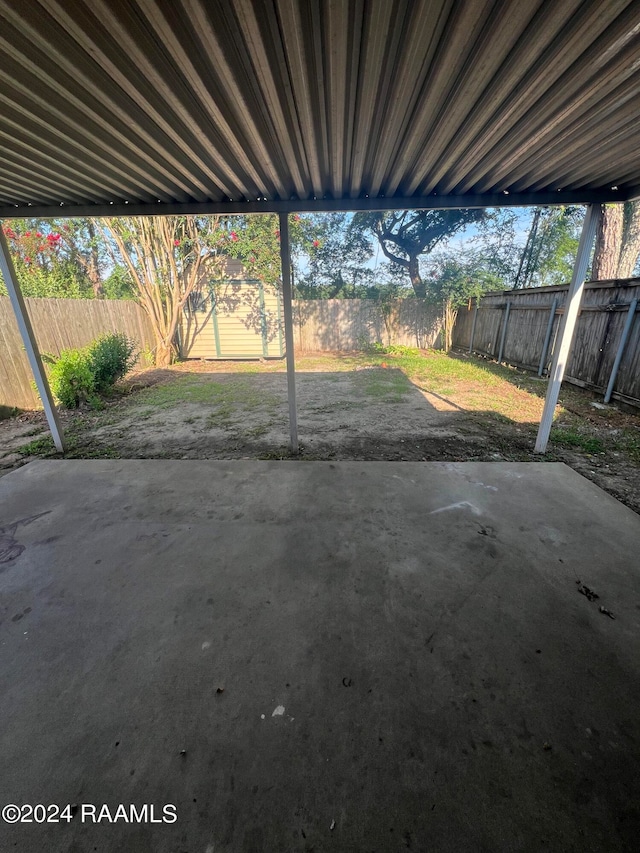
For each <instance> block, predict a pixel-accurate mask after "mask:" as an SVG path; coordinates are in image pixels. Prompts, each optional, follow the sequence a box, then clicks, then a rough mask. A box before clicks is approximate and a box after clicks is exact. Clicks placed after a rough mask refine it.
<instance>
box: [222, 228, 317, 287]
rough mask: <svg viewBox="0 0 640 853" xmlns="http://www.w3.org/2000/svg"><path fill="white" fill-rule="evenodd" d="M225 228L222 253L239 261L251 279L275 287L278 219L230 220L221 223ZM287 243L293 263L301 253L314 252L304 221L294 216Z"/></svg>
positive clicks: (278, 240)
mask: <svg viewBox="0 0 640 853" xmlns="http://www.w3.org/2000/svg"><path fill="white" fill-rule="evenodd" d="M224 227H225V228H226V232H227V243H226V245H225V249H224V250H225V252H226V253H227V254H228V255H229V257H232V258H237V259H238V260H240V261H242V264H243V266H244V267H245V269H246V270H247V272H248V273H249V275H250V276H251V277H252V278H257V279H260V281H263V282H265V284H271V285H274V286H278V284H279V281H280V276H281V262H280V222H279V218H278V217H277V216H276V215H275V214H274V213H260V214H253V215H251V216H232V217H228V218H227V219H226V220H225V221H224ZM289 241H290V243H291V256H292V261H293V262H294V263H295V259H296V256H297V255H298V254H299V253H300V252H301V251H302V250H303V249H305V248H306V249H307V250H313V249H314V248H315V247H314V238H310V236H309V229H308V219H307V218H306V217H302V216H300V215H299V214H297V213H296V214H294V215H292V216H290V217H289ZM295 277H296V276H294V278H295Z"/></svg>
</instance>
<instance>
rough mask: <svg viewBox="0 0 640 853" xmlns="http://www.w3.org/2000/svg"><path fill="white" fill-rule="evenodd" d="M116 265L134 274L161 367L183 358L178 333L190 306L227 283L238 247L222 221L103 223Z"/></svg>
mask: <svg viewBox="0 0 640 853" xmlns="http://www.w3.org/2000/svg"><path fill="white" fill-rule="evenodd" d="M98 227H99V228H100V230H101V231H102V234H103V237H104V241H105V245H106V246H107V247H108V250H109V251H110V253H111V255H112V259H113V262H114V264H117V263H119V262H121V263H123V264H124V265H125V267H126V269H127V270H128V272H129V275H130V277H131V280H132V281H133V286H134V290H135V294H136V300H137V302H138V303H139V304H140V306H141V307H142V308H143V310H144V311H145V312H146V314H147V315H148V317H149V320H150V321H151V325H152V327H153V330H154V334H155V363H156V365H157V366H159V367H163V366H166V365H168V364H171V362H172V361H173V360H174V359H175V357H176V356H177V355H178V348H177V345H176V338H177V331H178V328H179V325H180V321H181V318H182V315H183V312H184V307H185V305H186V303H187V300H188V299H189V297H190V296H191V294H192V293H194V292H202V291H206V289H207V287H208V282H209V281H210V280H211V279H219V278H221V277H222V274H223V270H224V266H225V253H228V252H229V245H230V243H232V242H233V240H232V239H230V238H229V234H228V232H227V230H226V229H224V228H222V227H221V222H220V217H217V216H207V217H195V216H133V217H118V218H113V219H103V220H100V221H99V226H98Z"/></svg>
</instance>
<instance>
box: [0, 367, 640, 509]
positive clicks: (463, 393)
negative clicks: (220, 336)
mask: <svg viewBox="0 0 640 853" xmlns="http://www.w3.org/2000/svg"><path fill="white" fill-rule="evenodd" d="M297 370H298V376H297V398H298V426H299V437H300V457H299V458H300V459H303V460H304V459H315V460H318V459H330V460H336V459H338V460H345V459H355V460H368V459H371V460H408V461H410V460H417V461H431V460H455V461H463V460H493V459H506V460H512V461H527V460H534V459H535V460H536V461H540V457H539V456H537V455H535V454H534V453H533V443H534V440H535V434H536V430H537V422H538V420H539V418H540V414H541V411H542V404H543V398H544V393H545V389H546V382H544V381H541V380H539V379H538V378H537V377H534V376H532V375H531V374H528V373H525V372H523V371H520V370H515V369H513V368H508V367H501V366H498V365H496V364H494V363H493V362H489V361H485V360H483V359H479V358H475V357H473V358H469V357H467V356H465V355H460V354H458V355H450V356H447V355H444V354H443V353H440V352H434V351H420V352H419V351H401V352H397V353H386V354H385V353H368V354H362V353H358V354H353V355H344V354H340V355H318V356H306V357H301V358H299V359H298V360H297ZM560 403H561V405H560V406H559V409H558V414H557V418H556V422H555V425H554V429H553V431H552V442H551V445H550V448H549V452H548V454H547V455H546V457H545V458H546V459H548V460H549V461H563V462H566V463H567V464H568V465H570V466H571V467H572V468H575V470H577V471H579V472H580V473H581V474H583V475H584V476H586V477H588V478H589V479H591V480H593V481H594V482H595V483H597V484H598V485H599V486H601V487H602V488H603V489H605V490H606V491H608V492H610V493H611V494H612V495H614V496H615V497H616V498H618V499H619V500H621V501H622V502H623V503H625V504H627V506H629V507H631V508H632V509H634V510H635V511H636V512H640V412H638V413H630V412H624V411H621V410H620V408H619V407H618V406H606V407H604V406H602V405H601V403H600V402H599V400H598V398H597V397H595V396H594V395H591V394H589V393H587V392H584V391H582V390H579V389H576V388H573V387H572V386H567V387H565V388H564V389H563V391H562V395H561V401H560ZM62 417H63V422H64V427H65V431H66V434H67V437H68V440H69V452H68V455H69V456H70V457H73V458H109V457H114V458H172V459H194V458H195V459H285V458H289V452H288V449H287V445H288V429H289V427H288V407H287V384H286V375H285V366H284V363H283V362H280V361H277V362H266V363H256V362H250V363H249V362H236V363H233V362H197V361H196V362H186V363H183V364H178V365H175V366H174V367H172V368H169V369H166V370H148V371H145V372H142V373H139V374H136V375H135V376H132V377H129V379H128V381H127V382H125V383H124V384H123V386H122V388H121V389H119V391H118V393H117V394H116V395H115V396H114V397H112V398H111V399H110V400H108V401H105V404H104V407H103V408H101V409H100V410H91V409H86V410H81V411H76V412H64V413H63V416H62ZM35 456H55V452H54V449H53V445H52V443H51V439H50V438H49V437H48V433H47V431H46V424H45V422H44V418H43V415H42V414H41V413H24V414H22V415H19V416H18V417H14V418H12V419H9V420H5V421H2V422H0V467H2V469H3V470H4V471H5V472H6V471H7V470H10V469H11V468H13V467H15V466H16V465H20V464H24V462H26V461H28V460H29V459H31V458H34V457H35Z"/></svg>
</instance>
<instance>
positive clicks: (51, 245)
mask: <svg viewBox="0 0 640 853" xmlns="http://www.w3.org/2000/svg"><path fill="white" fill-rule="evenodd" d="M2 228H3V231H4V235H5V237H6V238H7V242H8V244H9V248H10V250H11V255H12V258H13V263H14V267H15V270H16V276H17V278H18V283H19V284H20V288H21V290H22V293H23V294H24V296H40V297H58V298H66V299H70V298H71V299H74V298H75V299H77V298H81V297H91V296H92V295H93V288H92V282H91V280H90V278H89V277H88V276H87V271H86V269H85V268H84V267H83V265H82V264H81V263H80V261H79V258H78V255H77V253H74V252H73V250H72V249H71V248H70V244H71V240H72V239H73V238H72V237H71V236H70V235H71V232H72V228H73V225H72V224H70V223H68V222H64V221H57V220H42V219H5V220H4V223H3V226H2ZM0 293H1V294H2V295H6V293H7V290H6V286H5V284H4V282H3V281H2V280H1V279H0Z"/></svg>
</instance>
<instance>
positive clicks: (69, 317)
mask: <svg viewBox="0 0 640 853" xmlns="http://www.w3.org/2000/svg"><path fill="white" fill-rule="evenodd" d="M25 302H26V305H27V310H28V312H29V316H30V317H31V322H32V324H33V328H34V332H35V335H36V339H37V341H38V346H39V347H40V350H41V352H46V353H52V354H53V355H59V353H60V352H61V351H62V350H63V349H71V348H74V347H83V346H86V345H87V344H88V343H90V342H91V341H92V340H94V339H95V338H97V337H98V336H99V335H102V334H105V333H107V332H124V333H125V334H126V335H128V337H130V338H132V339H133V340H134V341H135V342H136V344H137V345H138V347H139V348H140V349H141V350H145V349H151V348H152V347H153V332H152V329H151V326H150V324H149V321H148V319H147V317H146V315H145V313H144V311H143V310H142V309H141V308H140V306H139V305H137V304H136V303H135V302H131V301H128V300H127V301H125V300H107V299H25ZM32 381H33V376H32V375H31V369H30V367H29V362H28V361H27V356H26V353H25V351H24V348H23V345H22V339H21V338H20V333H19V331H18V326H17V323H16V320H15V316H14V314H13V310H12V308H11V304H10V302H9V298H8V297H7V296H0V406H3V405H4V406H9V407H14V406H16V407H18V408H20V409H32V408H35V407H38V406H39V405H40V402H39V399H38V396H37V394H36V392H35V391H34V390H33V388H32V385H31V383H32Z"/></svg>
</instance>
